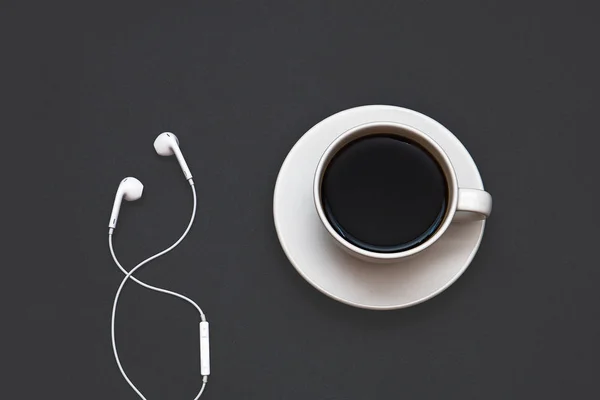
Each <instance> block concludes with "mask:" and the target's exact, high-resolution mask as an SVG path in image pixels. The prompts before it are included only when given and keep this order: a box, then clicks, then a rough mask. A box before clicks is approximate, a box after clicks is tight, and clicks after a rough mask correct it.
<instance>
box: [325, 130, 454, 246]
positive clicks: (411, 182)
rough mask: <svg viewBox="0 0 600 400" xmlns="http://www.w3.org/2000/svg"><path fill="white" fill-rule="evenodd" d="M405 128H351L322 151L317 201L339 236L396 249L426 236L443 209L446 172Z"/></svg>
mask: <svg viewBox="0 0 600 400" xmlns="http://www.w3.org/2000/svg"><path fill="white" fill-rule="evenodd" d="M428 144H429V143H428V141H422V140H419V137H418V136H416V134H415V133H414V132H412V131H411V130H410V129H408V128H402V127H392V129H377V126H372V127H368V128H365V129H364V130H361V129H358V130H355V131H354V132H353V133H352V134H350V135H348V136H347V137H346V138H345V139H344V140H342V142H341V143H338V144H337V148H334V149H328V150H331V152H330V154H329V155H327V157H328V161H327V163H326V165H325V168H324V170H323V173H322V177H321V181H320V199H319V200H320V202H321V206H322V209H323V213H324V215H325V217H326V218H327V221H328V222H329V224H330V225H331V227H332V228H333V229H334V230H335V231H336V232H337V233H338V234H339V236H341V238H343V240H345V241H347V242H349V243H350V244H352V245H354V246H357V247H359V248H361V249H364V250H367V251H370V252H375V253H400V252H404V251H407V250H410V249H414V248H416V247H418V246H420V245H421V244H423V243H425V242H427V241H428V240H429V239H431V238H432V237H433V236H434V235H435V233H436V232H437V231H438V230H439V228H440V227H441V226H442V224H443V222H444V221H445V219H446V217H447V215H448V213H449V204H450V203H451V201H450V193H449V187H450V185H449V182H448V173H449V171H447V170H446V169H445V168H444V165H445V164H444V163H441V162H440V161H439V157H441V155H440V154H438V153H436V149H432V148H429V149H428Z"/></svg>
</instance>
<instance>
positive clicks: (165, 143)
mask: <svg viewBox="0 0 600 400" xmlns="http://www.w3.org/2000/svg"><path fill="white" fill-rule="evenodd" d="M154 148H155V149H156V152H157V153H158V154H159V155H161V156H170V155H175V157H177V161H178V162H179V165H180V166H181V169H182V171H183V175H184V176H185V179H186V180H187V181H188V182H189V184H190V187H191V188H192V195H193V207H192V216H191V218H190V222H189V224H188V226H187V228H186V230H185V231H184V232H183V234H182V235H181V236H180V237H179V239H177V241H176V242H175V243H173V244H172V245H171V246H169V247H167V248H166V249H164V250H163V251H161V252H159V253H156V254H155V255H153V256H152V257H149V258H147V259H145V260H144V261H142V262H141V263H139V264H138V265H136V266H135V267H134V268H132V269H131V271H129V272H127V270H126V269H125V268H123V266H121V264H120V263H119V260H118V259H117V256H116V255H115V252H114V249H113V244H112V235H113V232H114V230H115V228H116V227H117V220H118V218H119V211H120V208H121V203H122V202H123V199H125V200H127V201H134V200H137V199H139V198H140V197H142V193H143V191H144V185H142V182H140V181H139V180H137V179H136V178H133V177H127V178H125V179H123V180H122V181H121V183H120V184H119V188H118V189H117V194H116V196H115V202H114V204H113V208H112V212H111V214H110V220H109V223H108V246H109V249H110V253H111V255H112V257H113V260H114V261H115V264H117V266H118V267H119V269H120V270H121V271H123V273H124V274H125V278H124V279H123V281H122V282H121V285H120V286H119V289H118V290H117V293H116V294H115V300H114V303H113V310H112V318H111V339H112V346H113V353H114V356H115V361H116V362H117V366H118V367H119V370H120V371H121V375H123V378H125V380H126V381H127V383H128V384H129V386H131V388H132V389H133V390H134V391H135V392H136V393H137V395H138V396H139V397H140V398H141V399H143V400H146V398H145V397H144V395H142V393H141V392H140V391H139V390H138V388H137V387H136V386H135V385H134V384H133V382H131V380H130V379H129V377H128V376H127V374H126V373H125V370H124V369H123V366H122V365H121V361H120V359H119V354H118V352H117V345H116V340H115V317H116V313H117V305H118V302H119V296H120V294H121V291H122V290H123V286H125V283H126V282H127V280H129V279H130V278H131V280H133V281H134V282H136V283H137V284H139V285H141V286H143V287H145V288H147V289H150V290H154V291H156V292H160V293H165V294H168V295H171V296H174V297H177V298H180V299H182V300H184V301H186V302H188V303H189V304H191V305H192V306H194V308H196V310H198V313H199V314H200V325H199V327H200V374H201V375H202V386H201V388H200V391H199V392H198V394H197V395H196V397H195V398H194V400H198V399H199V398H200V396H201V395H202V393H203V392H204V389H205V387H206V383H207V382H208V376H209V375H210V349H209V333H208V327H209V325H208V322H207V321H206V316H205V315H204V312H203V311H202V309H201V308H200V307H199V306H198V305H197V304H196V303H195V302H194V301H192V300H191V299H189V298H188V297H186V296H184V295H182V294H179V293H175V292H172V291H170V290H166V289H162V288H159V287H156V286H152V285H149V284H147V283H145V282H142V281H140V280H139V279H137V278H135V277H134V276H133V274H134V273H135V272H136V271H137V270H138V269H139V268H141V267H142V266H144V265H145V264H147V263H148V262H150V261H152V260H154V259H156V258H158V257H160V256H162V255H163V254H166V253H168V252H169V251H171V250H173V249H174V248H175V247H177V245H178V244H179V243H181V241H182V240H183V239H184V238H185V237H186V235H187V234H188V232H189V230H190V228H191V227H192V224H193V223H194V218H195V216H196V204H197V199H196V189H195V186H194V181H193V180H192V173H191V172H190V169H189V167H188V165H187V163H186V162H185V159H184V158H183V154H182V153H181V149H180V148H179V140H178V139H177V136H175V135H174V134H173V133H171V132H164V133H161V134H160V135H159V136H158V137H157V138H156V140H155V141H154Z"/></svg>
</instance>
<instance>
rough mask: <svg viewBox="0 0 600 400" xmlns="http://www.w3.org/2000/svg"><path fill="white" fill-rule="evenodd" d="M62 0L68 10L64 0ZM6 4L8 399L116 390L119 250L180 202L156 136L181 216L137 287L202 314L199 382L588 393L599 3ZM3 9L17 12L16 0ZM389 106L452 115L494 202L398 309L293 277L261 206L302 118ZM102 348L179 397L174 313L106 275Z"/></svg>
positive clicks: (128, 249)
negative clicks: (482, 229) (428, 282)
mask: <svg viewBox="0 0 600 400" xmlns="http://www.w3.org/2000/svg"><path fill="white" fill-rule="evenodd" d="M82 3H85V2H82ZM163 3H164V4H159V3H158V2H141V3H138V4H133V3H127V4H126V3H120V4H116V5H114V6H112V5H109V4H108V3H105V2H96V3H95V4H79V3H73V4H66V3H60V2H59V3H56V2H37V4H35V2H34V3H30V2H27V3H23V2H20V3H17V2H14V3H9V4H7V5H6V6H3V8H4V10H3V13H2V17H0V18H1V19H2V21H1V22H2V24H0V26H1V27H0V30H1V31H0V33H1V34H2V35H1V37H2V39H0V40H1V41H2V55H3V57H2V67H1V68H2V92H3V95H4V96H3V97H4V101H3V104H4V106H3V127H4V129H5V131H4V132H3V137H4V140H5V142H4V146H3V157H2V158H3V159H4V161H3V164H4V172H5V174H4V175H5V179H4V184H5V185H6V186H5V190H4V200H3V204H4V212H5V216H4V221H5V224H4V232H5V237H7V238H10V239H9V240H8V241H6V239H5V246H4V247H5V252H6V260H5V262H3V264H5V265H4V266H3V269H4V273H3V287H4V289H3V291H2V292H3V295H4V296H6V297H7V298H8V299H7V300H5V301H4V306H5V307H7V308H10V309H11V311H9V312H8V313H5V314H4V318H3V320H4V322H3V333H2V338H3V340H2V342H3V345H4V346H5V349H4V351H3V359H4V361H5V362H6V363H7V364H9V365H10V369H9V371H10V373H9V375H8V376H5V378H4V379H3V380H4V381H5V382H4V383H3V386H4V387H3V388H2V389H0V391H6V394H10V398H18V399H33V398H46V397H51V398H59V397H60V398H67V399H81V398H86V399H135V398H136V395H135V394H134V393H133V392H132V391H131V390H130V388H129V387H128V386H127V385H126V383H125V382H124V381H123V380H122V378H121V376H120V374H119V372H118V370H117V367H116V365H115V362H114V360H113V356H112V353H111V347H110V336H109V318H110V311H111V304H112V299H113V295H114V293H115V291H116V289H117V286H118V284H119V282H120V280H121V278H122V275H121V273H120V272H119V271H118V270H117V268H116V267H115V266H114V265H113V263H112V261H111V259H110V256H109V252H108V248H107V243H106V240H107V236H106V232H107V228H106V226H107V223H108V217H109V213H110V208H111V205H112V202H113V196H114V193H115V191H116V189H117V185H118V183H119V180H120V179H122V178H123V177H125V176H127V175H132V176H136V177H138V178H139V179H140V180H141V181H142V182H144V184H145V185H146V190H145V193H144V198H143V200H142V201H139V202H137V203H135V204H126V205H125V206H124V207H123V209H122V216H121V219H120V221H119V222H120V224H119V230H118V231H117V234H116V236H115V241H116V250H117V252H118V254H119V256H120V258H121V260H122V262H123V263H124V265H126V266H127V267H131V266H133V265H134V264H135V263H136V262H138V261H140V260H142V259H144V258H146V257H147V256H149V255H151V254H153V253H154V252H156V251H158V250H160V249H162V248H164V247H165V246H167V245H168V244H170V243H171V242H172V241H173V240H174V239H175V238H177V237H178V235H179V234H180V233H181V232H182V230H183V228H184V227H185V224H186V222H187V219H188V216H189V213H190V206H191V196H190V192H189V189H188V188H187V186H186V183H185V180H184V178H183V176H182V174H181V172H180V170H179V167H178V165H177V163H176V161H175V159H173V158H160V157H159V156H157V155H156V153H155V152H154V150H153V147H152V142H153V140H154V138H155V136H156V135H158V134H159V133H160V132H162V131H164V130H170V131H173V132H175V133H176V134H177V135H178V136H179V138H180V140H181V147H182V149H183V151H184V154H185V156H186V158H187V161H188V163H189V164H190V167H191V169H192V171H193V172H194V174H195V176H196V179H195V181H196V183H197V186H198V189H199V198H200V203H199V204H200V208H199V215H198V219H197V222H196V225H195V226H194V228H193V230H192V231H191V233H190V235H189V237H188V238H187V239H186V240H185V242H183V244H182V245H181V246H180V247H178V248H177V249H176V251H175V252H173V253H172V254H169V255H168V256H166V257H164V258H162V259H160V260H157V261H156V262H154V263H152V264H150V265H149V266H148V267H147V268H145V269H144V270H143V271H142V272H141V273H140V275H139V276H140V277H141V278H143V279H144V280H146V281H148V282H150V283H153V284H156V285H159V286H163V287H166V288H170V289H173V290H176V291H179V292H182V293H185V294H187V295H189V296H190V297H192V298H193V299H195V300H197V301H198V302H199V303H200V305H201V306H202V307H203V308H204V309H205V310H206V312H207V314H208V316H209V320H210V322H211V324H212V355H213V364H212V366H213V375H212V376H211V379H210V382H209V386H208V390H207V392H206V393H205V398H206V399H232V400H233V399H303V400H304V399H349V400H354V399H356V400H358V399H391V398H403V399H434V398H450V399H482V398H483V399H532V398H536V399H565V398H578V399H582V398H586V399H591V398H598V397H600V389H599V387H598V385H597V382H595V381H596V380H597V378H598V372H599V371H600V365H599V361H598V357H600V344H599V343H600V323H599V320H598V305H599V301H600V292H599V291H598V289H597V287H598V280H599V279H600V267H599V263H598V259H597V257H596V256H595V255H596V253H595V251H596V250H597V249H598V233H597V232H598V230H597V229H598V224H599V223H600V219H599V216H598V201H599V198H598V189H597V186H598V182H599V174H598V171H599V168H598V156H597V154H598V120H597V116H598V106H599V105H600V102H599V100H598V92H599V89H600V79H599V78H598V71H599V70H600V61H599V60H600V59H599V55H598V38H599V37H600V28H599V27H598V23H597V17H598V7H597V6H595V4H596V2H592V1H589V2H563V1H498V2H482V1H421V0H419V1H417V0H411V1H398V0H395V1H378V2H373V1H218V2H209V1H193V2H192V1H189V2H185V3H178V4H174V3H173V4H171V3H168V2H163ZM17 5H18V8H17ZM364 104H392V105H399V106H404V107H408V108H412V109H415V110H418V111H420V112H422V113H425V114H427V115H429V116H431V117H433V118H435V119H437V120H438V121H440V122H441V123H442V124H444V125H445V126H447V127H448V128H449V129H450V130H451V131H453V132H454V133H455V134H456V135H457V136H458V137H459V138H460V140H461V141H462V142H463V143H464V144H465V146H466V147H467V148H468V149H469V151H470V152H471V154H472V155H473V157H474V159H475V161H476V162H477V164H478V166H479V169H480V171H481V174H482V176H483V179H484V182H485V185H486V188H487V189H488V190H489V191H490V192H491V193H492V194H493V196H494V213H493V215H492V218H491V219H490V221H489V224H488V226H487V229H486V234H485V237H484V240H483V244H482V247H481V249H480V251H479V253H478V254H477V257H476V258H475V260H474V262H473V264H472V265H471V267H470V268H469V269H468V271H467V272H466V273H465V274H464V275H463V276H462V277H461V278H460V279H459V280H458V282H456V284H454V285H453V286H452V287H451V288H449V289H448V290H447V291H445V292H444V293H442V294H441V295H439V296H437V297H436V298H434V299H432V300H430V301H428V302H426V303H424V304H422V305H419V306H416V307H414V308H411V309H407V310H399V311H394V312H373V311H366V310H360V309H354V308H351V307H348V306H345V305H342V304H339V303H336V302H334V301H333V300H330V299H329V298H327V297H325V296H324V295H322V294H320V293H319V292H317V291H316V290H315V289H313V288H312V287H311V286H310V285H308V284H307V283H306V282H304V281H303V279H302V278H301V277H300V276H299V275H298V274H297V273H296V271H295V270H294V269H293V268H292V266H291V265H290V264H289V262H288V261H287V259H286V257H285V256H284V254H283V252H282V250H281V248H280V246H279V243H278V241H277V237H276V235H275V230H274V227H273V221H272V212H271V211H272V210H271V207H272V194H273V187H274V184H275V179H276V176H277V173H278V170H279V167H280V165H281V163H282V161H283V160H284V158H285V156H286V154H287V152H288V151H289V150H290V148H291V147H292V146H293V145H294V143H295V142H296V141H297V140H298V138H300V137H301V135H302V134H303V133H304V132H306V130H308V129H309V128H310V127H311V126H312V125H314V124H316V123H317V122H319V121H320V120H322V119H323V118H325V117H327V116H329V115H331V114H333V113H335V112H337V111H340V110H343V109H346V108H349V107H354V106H358V105H364ZM117 334H118V341H119V344H120V348H121V349H122V359H123V361H124V365H125V367H126V369H127V371H128V372H129V373H130V376H131V377H132V379H133V380H134V381H135V382H137V383H138V384H139V387H140V388H141V390H142V391H143V393H145V394H146V395H147V397H148V398H149V399H166V398H168V399H191V398H193V396H194V395H195V393H196V390H197V389H198V388H199V382H200V378H199V367H198V348H197V347H198V343H197V334H198V332H197V316H196V314H195V313H194V310H193V309H192V308H191V307H189V306H187V305H186V304H185V303H182V302H180V301H177V300H174V299H171V298H168V297H165V296H162V295H160V294H156V293H152V292H148V291H145V290H144V289H142V288H139V287H136V286H135V285H131V284H130V285H128V286H127V287H126V290H125V292H124V295H123V301H122V303H121V309H120V312H119V314H118V332H117ZM6 394H5V395H4V396H3V397H6V398H9V396H7V395H6Z"/></svg>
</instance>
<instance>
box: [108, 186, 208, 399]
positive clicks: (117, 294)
mask: <svg viewBox="0 0 600 400" xmlns="http://www.w3.org/2000/svg"><path fill="white" fill-rule="evenodd" d="M189 183H190V186H191V188H192V194H193V197H194V205H193V208H192V216H191V218H190V222H189V224H188V226H187V228H186V230H185V231H184V232H183V234H182V235H181V237H180V238H179V239H178V240H177V241H176V242H175V243H173V244H172V245H171V246H169V247H168V248H166V249H165V250H163V251H161V252H159V253H156V254H155V255H153V256H151V257H149V258H147V259H145V260H144V261H142V262H140V263H139V264H138V265H136V266H135V267H134V268H133V269H132V270H131V271H129V272H127V270H126V269H125V268H123V266H122V265H121V263H119V260H118V259H117V256H116V255H115V252H114V249H113V244H112V232H113V229H112V228H110V229H109V233H108V246H109V248H110V254H111V255H112V257H113V260H114V261H115V264H117V266H118V267H119V269H120V270H121V271H123V273H124V274H125V278H123V281H122V282H121V285H120V286H119V289H117V293H116V294H115V300H114V302H113V309H112V317H111V324H110V325H111V327H110V331H111V339H112V347H113V353H114V356H115V361H116V362H117V366H118V367H119V370H120V371H121V375H123V378H124V379H125V381H127V383H128V384H129V386H131V388H132V389H133V390H134V391H135V392H136V393H137V395H138V396H139V397H140V398H141V399H143V400H147V399H146V398H145V397H144V395H143V394H142V393H141V392H140V391H139V390H138V388H137V387H136V386H135V385H134V384H133V382H131V380H130V379H129V377H128V376H127V374H126V373H125V370H124V369H123V366H122V365H121V361H120V359H119V353H118V351H117V344H116V339H115V319H116V314H117V305H118V302H119V296H120V295H121V291H122V290H123V287H124V286H125V283H127V280H129V279H131V280H133V281H134V282H136V283H137V284H139V285H141V286H143V287H145V288H147V289H150V290H154V291H156V292H160V293H165V294H168V295H171V296H175V297H177V298H180V299H182V300H184V301H187V302H188V303H189V304H191V305H192V306H194V307H195V308H196V310H198V313H199V314H200V319H201V320H202V321H206V316H205V315H204V312H202V309H201V308H200V307H199V306H198V304H196V303H195V302H194V301H193V300H191V299H190V298H188V297H186V296H184V295H181V294H179V293H175V292H172V291H170V290H166V289H162V288H159V287H156V286H152V285H148V284H147V283H145V282H142V281H140V280H139V279H137V278H135V277H134V276H133V274H134V273H135V272H136V271H137V270H138V269H139V268H141V267H142V266H144V265H146V264H147V263H149V262H150V261H152V260H154V259H156V258H158V257H160V256H162V255H164V254H166V253H168V252H169V251H171V250H173V249H174V248H175V247H177V245H178V244H179V243H181V241H182V240H183V239H184V238H185V237H186V236H187V234H188V232H189V230H190V228H191V227H192V224H193V223H194V219H195V217H196V205H197V199H196V188H195V186H194V181H192V180H191V179H190V180H189ZM207 381H208V377H207V376H203V378H202V387H201V388H200V391H199V392H198V394H197V395H196V397H195V398H194V400H198V399H199V398H200V396H202V393H203V392H204V388H205V387H206V382H207Z"/></svg>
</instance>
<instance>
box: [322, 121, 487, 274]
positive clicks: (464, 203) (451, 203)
mask: <svg viewBox="0 0 600 400" xmlns="http://www.w3.org/2000/svg"><path fill="white" fill-rule="evenodd" d="M380 134H386V135H394V136H399V137H401V138H404V139H408V140H410V141H412V142H415V143H417V144H418V145H420V146H421V147H422V148H424V149H425V150H426V151H427V152H428V153H429V154H430V155H431V156H432V157H433V158H434V160H435V161H436V162H437V164H438V165H439V166H440V168H441V169H442V171H443V173H444V176H445V178H446V184H447V189H448V190H447V193H448V199H447V207H446V212H445V214H444V216H443V218H442V221H441V223H440V224H439V225H438V227H437V229H436V230H435V232H434V233H433V234H432V235H431V236H430V237H429V238H428V239H426V240H425V241H424V242H422V243H420V244H419V245H417V246H416V247H412V248H410V249H407V250H403V251H399V252H395V253H383V252H381V253H380V252H376V251H371V250H366V249H364V248H362V247H358V246H356V245H355V244H353V243H350V242H349V241H347V240H346V239H344V238H343V237H342V236H341V235H340V234H339V233H338V232H337V231H336V230H335V229H334V228H333V226H332V225H331V223H330V222H329V220H328V219H327V216H326V214H325V211H324V208H323V202H322V200H321V187H322V183H323V177H324V175H325V171H326V170H327V167H328V165H329V163H330V161H331V160H332V159H333V157H334V156H335V155H336V154H337V153H338V151H340V150H341V149H342V148H344V147H345V146H346V145H348V144H349V143H351V142H353V141H355V140H357V139H360V138H363V137H366V136H371V135H380ZM313 196H314V202H315V207H316V209H317V214H318V215H319V218H320V219H321V222H322V223H323V225H324V226H325V229H327V232H329V234H330V235H331V237H333V239H334V240H335V242H336V243H337V244H339V245H340V246H341V247H342V248H343V249H344V250H346V251H348V252H349V253H350V254H351V255H353V256H355V257H358V258H361V259H364V260H367V261H373V262H393V261H397V260H400V259H402V258H405V257H409V256H413V255H415V254H417V253H419V252H421V251H423V250H425V249H426V248H428V247H429V246H431V245H432V244H433V243H435V242H436V241H437V240H438V239H439V238H440V237H442V235H443V234H444V233H445V232H446V230H447V229H448V227H449V226H450V224H451V223H452V222H456V221H469V220H471V221H472V220H481V219H485V218H487V217H488V216H489V215H490V212H491V211H492V196H491V195H490V194H489V193H488V192H486V191H484V190H480V189H473V188H462V187H461V188H459V187H458V181H457V178H456V172H455V170H454V167H453V166H452V162H450V159H449V158H448V156H447V155H446V153H445V152H444V150H443V149H442V148H441V147H440V146H439V145H438V144H437V143H436V142H435V141H434V140H433V139H431V138H430V137H429V136H428V135H426V134H425V133H423V132H421V131H419V130H417V129H415V128H413V127H411V126H408V125H403V124H398V123H395V122H372V123H368V124H364V125H359V126H356V127H354V128H352V129H350V130H348V131H346V132H344V133H342V134H341V135H340V136H338V137H337V138H336V139H335V140H334V141H333V143H331V144H330V145H329V147H327V149H326V150H325V152H324V153H323V155H322V156H321V159H320V160H319V163H318V165H317V169H316V171H315V175H314V180H313Z"/></svg>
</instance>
